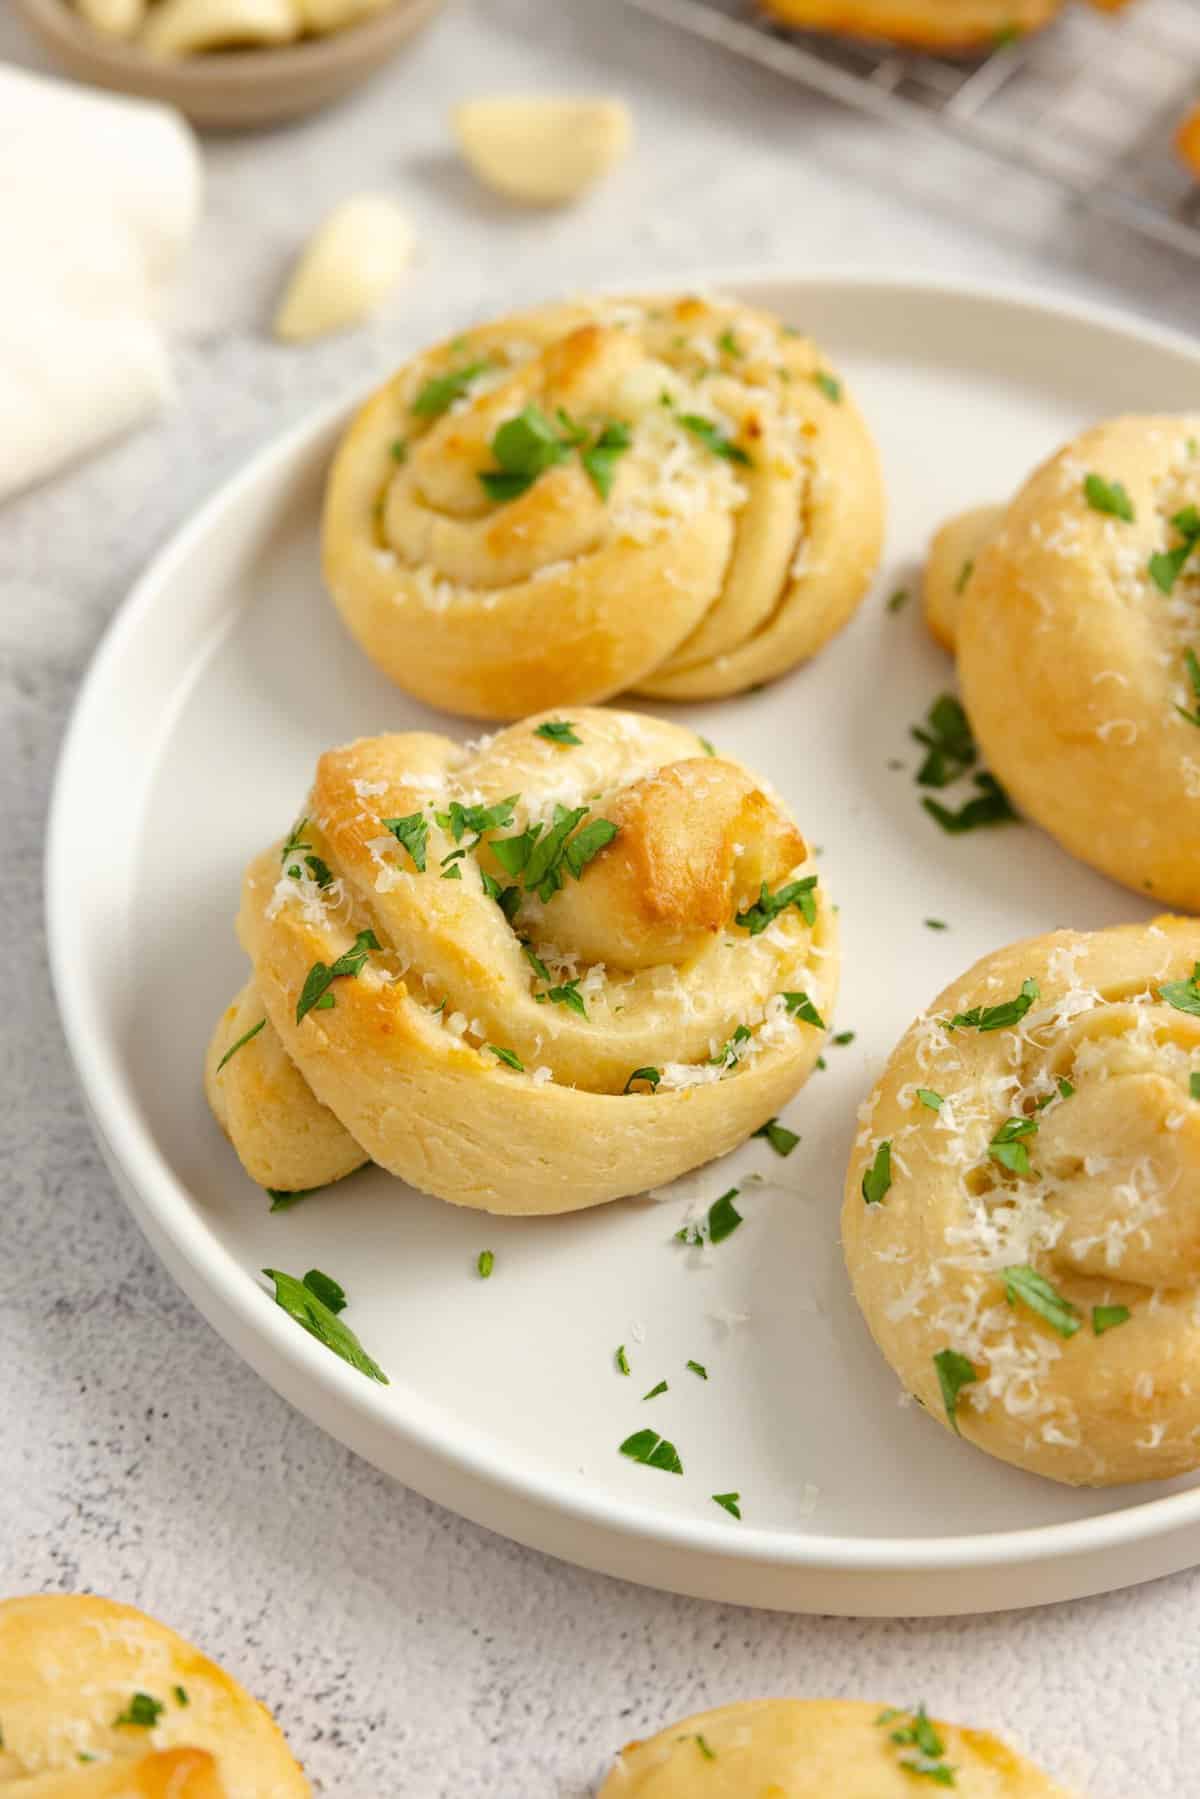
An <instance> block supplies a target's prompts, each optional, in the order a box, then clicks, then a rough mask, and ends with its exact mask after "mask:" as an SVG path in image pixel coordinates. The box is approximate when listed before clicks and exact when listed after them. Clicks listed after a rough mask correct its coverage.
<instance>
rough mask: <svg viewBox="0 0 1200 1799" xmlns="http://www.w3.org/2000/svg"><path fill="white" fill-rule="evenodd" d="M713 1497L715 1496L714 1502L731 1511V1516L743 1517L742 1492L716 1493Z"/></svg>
mask: <svg viewBox="0 0 1200 1799" xmlns="http://www.w3.org/2000/svg"><path fill="white" fill-rule="evenodd" d="M712 1498H713V1504H714V1505H719V1506H720V1507H721V1509H722V1511H725V1512H728V1513H729V1516H730V1517H731V1518H740V1517H741V1515H742V1507H741V1498H742V1496H741V1494H740V1493H714V1494H713V1496H712Z"/></svg>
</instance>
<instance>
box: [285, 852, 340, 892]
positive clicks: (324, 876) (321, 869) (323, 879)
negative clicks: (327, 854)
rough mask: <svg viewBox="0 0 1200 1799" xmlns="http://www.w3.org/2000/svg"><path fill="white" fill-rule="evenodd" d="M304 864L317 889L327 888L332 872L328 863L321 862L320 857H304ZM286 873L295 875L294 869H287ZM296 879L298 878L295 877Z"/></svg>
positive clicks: (330, 881) (330, 882)
mask: <svg viewBox="0 0 1200 1799" xmlns="http://www.w3.org/2000/svg"><path fill="white" fill-rule="evenodd" d="M304 864H305V867H306V868H307V869H308V872H309V873H310V874H311V876H312V878H313V880H314V881H315V882H316V883H317V886H318V887H328V886H330V885H331V884H332V881H333V870H332V869H331V868H330V866H329V864H328V862H323V861H322V860H321V858H320V856H305V858H304ZM288 873H289V874H290V875H294V874H296V870H295V869H294V868H289V869H288ZM297 878H299V877H298V876H297Z"/></svg>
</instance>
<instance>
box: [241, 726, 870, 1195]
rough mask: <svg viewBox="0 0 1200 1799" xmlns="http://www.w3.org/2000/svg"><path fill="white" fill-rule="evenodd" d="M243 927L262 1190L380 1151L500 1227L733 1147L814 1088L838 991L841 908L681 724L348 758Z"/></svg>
mask: <svg viewBox="0 0 1200 1799" xmlns="http://www.w3.org/2000/svg"><path fill="white" fill-rule="evenodd" d="M238 932H239V935H240V937H241V941H242V944H243V947H244V948H245V950H246V953H247V954H248V956H249V957H250V961H251V964H252V965H253V975H252V980H251V983H250V985H249V986H248V987H247V988H245V989H244V990H243V992H242V994H241V995H240V996H239V998H238V999H237V1000H236V1001H235V1002H234V1006H233V1007H232V1008H231V1009H230V1011H228V1012H227V1013H226V1014H225V1016H224V1018H223V1019H222V1021H221V1023H220V1024H219V1025H218V1027H217V1032H216V1035H215V1037H214V1039H213V1043H212V1045H211V1047H210V1050H209V1056H208V1066H207V1073H206V1084H207V1090H208V1094H209V1097H210V1100H211V1102H212V1105H213V1110H214V1112H215V1113H216V1115H217V1118H218V1120H219V1121H220V1123H221V1124H222V1125H223V1127H224V1128H225V1129H226V1130H227V1132H228V1133H229V1135H230V1137H231V1138H232V1140H233V1144H234V1147H235V1148H236V1150H237V1152H238V1154H239V1156H240V1157H241V1159H242V1161H243V1163H244V1165H245V1167H246V1169H247V1171H248V1172H249V1174H250V1175H251V1178H252V1179H254V1180H256V1181H258V1182H260V1183H261V1184H262V1185H263V1186H267V1187H271V1188H286V1189H293V1188H309V1187H315V1186H320V1185H323V1184H324V1183H325V1182H327V1181H331V1180H336V1179H337V1178H338V1177H339V1176H340V1175H342V1174H346V1173H348V1172H349V1170H350V1169H351V1168H352V1167H356V1166H357V1165H358V1164H359V1163H361V1162H362V1161H364V1160H366V1159H367V1158H370V1159H371V1160H373V1161H375V1162H378V1163H379V1164H380V1165H381V1166H382V1167H384V1168H387V1169H389V1170H390V1171H391V1172H392V1173H393V1174H396V1175H399V1176H401V1177H402V1178H403V1179H405V1180H407V1181H410V1182H411V1183H412V1184H413V1185H414V1186H416V1187H420V1188H422V1189H423V1190H424V1191H426V1192H429V1193H435V1194H438V1195H439V1196H440V1197H441V1198H443V1199H448V1200H452V1201H454V1202H455V1203H456V1204H459V1205H466V1206H476V1207H480V1208H482V1209H484V1210H488V1211H495V1212H514V1213H520V1212H530V1213H533V1212H566V1211H572V1210H574V1209H575V1208H577V1207H580V1206H589V1205H596V1204H598V1203H599V1202H600V1201H603V1200H608V1199H615V1198H617V1197H618V1196H619V1195H621V1194H627V1193H637V1192H642V1191H644V1190H645V1189H646V1188H647V1187H652V1186H655V1185H657V1184H660V1183H661V1182H664V1181H668V1180H671V1179H673V1178H674V1177H675V1176H676V1175H678V1174H680V1173H682V1172H683V1171H684V1170H685V1169H688V1168H693V1167H696V1166H698V1165H699V1164H700V1163H702V1162H706V1161H708V1160H709V1159H710V1158H711V1157H713V1156H717V1155H721V1154H722V1153H724V1152H725V1151H726V1150H729V1149H732V1148H733V1147H734V1145H735V1144H737V1143H740V1142H741V1141H742V1140H743V1138H745V1137H747V1136H748V1135H749V1134H750V1132H751V1131H753V1130H755V1129H757V1128H758V1126H759V1125H761V1124H762V1123H763V1122H764V1121H765V1120H766V1119H767V1118H769V1117H771V1116H772V1115H773V1114H774V1113H777V1112H779V1111H780V1110H781V1109H782V1107H783V1106H784V1104H785V1103H786V1102H787V1100H788V1099H790V1098H791V1096H792V1095H793V1094H794V1093H795V1092H796V1090H797V1088H798V1087H799V1086H800V1085H801V1083H802V1082H803V1081H804V1079H805V1078H806V1076H807V1075H808V1074H809V1073H810V1072H811V1070H812V1068H813V1065H814V1063H815V1062H816V1059H817V1055H818V1053H819V1051H820V1048H821V1042H822V1037H823V1030H824V1026H823V1022H822V1021H823V1019H825V1018H827V1017H828V1016H829V1013H830V1010H831V1008H832V1004H833V999H834V994H835V989H836V985H837V966H838V962H837V948H836V935H835V924H834V915H833V911H832V907H831V906H830V905H829V903H828V901H827V899H826V895H825V890H824V887H823V885H822V884H821V883H820V882H819V881H818V880H817V877H816V871H815V869H814V867H813V866H812V864H811V862H810V861H809V852H808V847H807V845H806V844H805V842H804V839H803V838H802V837H801V835H800V833H799V831H798V830H797V829H796V826H795V825H794V823H793V822H792V819H791V818H790V816H789V815H788V813H787V812H786V811H785V810H784V808H783V806H782V804H781V802H780V801H779V800H778V799H777V798H776V797H775V795H774V794H772V793H771V792H770V790H769V789H768V788H767V787H766V786H765V784H764V783H762V782H759V781H758V780H757V779H756V778H755V777H754V776H752V775H751V774H749V773H748V772H747V771H746V770H745V769H743V768H742V767H740V766H739V764H737V763H736V762H733V761H730V760H727V759H726V758H724V757H721V756H715V755H710V754H708V753H706V749H705V746H704V744H703V742H702V740H700V739H698V738H697V737H696V736H695V734H694V733H693V732H691V731H688V730H685V729H684V728H683V727H682V726H679V725H671V724H664V723H662V722H660V721H659V720H657V719H653V718H645V717H639V716H636V715H634V714H632V713H627V712H611V711H589V710H587V709H585V708H578V707H577V708H575V709H574V710H573V711H572V712H571V713H570V714H569V715H556V716H553V717H545V718H537V717H535V718H531V719H527V720H525V721H524V722H523V723H522V724H519V725H512V726H510V727H509V728H508V729H507V730H504V731H501V732H499V733H498V734H497V735H496V736H494V737H491V738H488V739H485V740H484V741H483V742H482V743H478V744H474V745H466V746H463V745H460V744H456V743H453V742H451V740H450V739H449V738H445V737H437V736H432V735H429V734H424V733H420V732H410V733H407V734H404V735H399V736H390V737H375V738H364V739H362V740H361V741H359V742H358V743H354V744H351V745H349V746H348V747H347V748H345V749H338V750H331V751H330V752H329V753H328V754H327V755H325V756H323V757H322V758H321V760H320V762H319V764H318V766H317V776H316V782H315V785H314V787H313V789H312V793H311V795H310V797H309V799H308V801H307V803H306V806H305V817H304V818H303V820H302V821H301V823H300V825H299V826H298V827H297V829H296V830H295V831H293V833H292V835H291V838H290V839H289V842H288V843H287V844H285V846H284V852H283V854H282V856H281V850H280V845H279V844H278V843H276V844H275V845H274V846H273V847H272V848H271V849H269V850H267V851H266V852H265V853H264V854H263V855H261V856H259V857H258V858H256V860H255V861H254V862H252V863H251V865H250V868H249V870H248V871H247V874H246V879H245V884H244V887H243V891H242V907H241V912H240V915H239V919H238ZM339 958H343V960H341V961H340V962H339ZM322 970H323V971H324V973H321V972H320V971H322ZM331 971H333V972H332V973H331ZM264 1020H265V1022H263V1021H264ZM256 1025H261V1028H259V1029H258V1030H257V1034H251V1033H252V1032H253V1031H254V1028H255V1026H256ZM239 1041H241V1047H240V1048H236V1047H234V1046H235V1045H237V1044H238V1043H239ZM231 1051H232V1053H230V1052H231ZM222 1062H224V1066H221V1064H222Z"/></svg>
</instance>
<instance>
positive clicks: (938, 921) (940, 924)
mask: <svg viewBox="0 0 1200 1799" xmlns="http://www.w3.org/2000/svg"><path fill="white" fill-rule="evenodd" d="M924 924H925V929H926V930H927V931H948V930H949V929H950V926H949V925H948V924H947V923H946V921H945V919H944V918H927V919H925V920H924Z"/></svg>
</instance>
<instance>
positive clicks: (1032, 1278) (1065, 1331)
mask: <svg viewBox="0 0 1200 1799" xmlns="http://www.w3.org/2000/svg"><path fill="white" fill-rule="evenodd" d="M1001 1273H1002V1275H1003V1277H1004V1294H1005V1297H1006V1299H1007V1300H1008V1303H1009V1305H1010V1306H1011V1305H1016V1303H1017V1301H1018V1300H1020V1301H1021V1303H1022V1305H1026V1306H1028V1307H1029V1310H1030V1311H1031V1312H1036V1313H1037V1314H1038V1316H1039V1318H1044V1319H1045V1320H1046V1323H1047V1324H1049V1325H1050V1326H1051V1327H1052V1328H1053V1329H1054V1330H1056V1331H1057V1332H1058V1334H1059V1336H1060V1337H1073V1336H1074V1335H1075V1332H1076V1331H1077V1330H1078V1329H1079V1327H1080V1324H1081V1323H1082V1319H1081V1318H1080V1316H1079V1308H1078V1306H1073V1305H1072V1304H1071V1302H1070V1300H1069V1299H1064V1298H1063V1296H1062V1294H1061V1293H1059V1292H1057V1291H1056V1290H1055V1288H1053V1287H1052V1286H1051V1285H1050V1282H1049V1281H1048V1280H1047V1279H1046V1277H1045V1275H1042V1274H1039V1273H1038V1272H1037V1269H1036V1268H1026V1267H1017V1268H1004V1269H1002V1270H1001Z"/></svg>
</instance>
